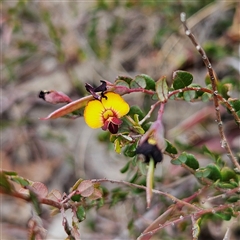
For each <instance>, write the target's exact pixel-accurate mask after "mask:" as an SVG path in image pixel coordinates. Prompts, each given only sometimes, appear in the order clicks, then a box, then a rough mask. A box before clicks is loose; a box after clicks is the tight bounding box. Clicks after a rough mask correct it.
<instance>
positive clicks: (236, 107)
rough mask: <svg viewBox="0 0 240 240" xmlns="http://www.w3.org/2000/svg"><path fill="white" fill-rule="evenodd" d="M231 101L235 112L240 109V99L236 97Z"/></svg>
mask: <svg viewBox="0 0 240 240" xmlns="http://www.w3.org/2000/svg"><path fill="white" fill-rule="evenodd" d="M229 103H230V104H231V106H232V107H233V108H234V110H235V112H238V111H240V100H238V99H234V100H231V101H229Z"/></svg>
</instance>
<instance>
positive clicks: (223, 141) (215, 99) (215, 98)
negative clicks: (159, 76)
mask: <svg viewBox="0 0 240 240" xmlns="http://www.w3.org/2000/svg"><path fill="white" fill-rule="evenodd" d="M180 19H181V22H182V25H183V27H184V30H185V34H186V35H187V36H188V37H189V39H190V40H191V42H192V43H193V45H194V46H195V47H196V49H197V50H198V52H199V53H200V55H201V56H202V60H203V62H204V64H205V66H206V68H207V70H208V74H209V77H210V80H211V85H212V89H213V102H214V106H215V114H216V118H217V119H216V122H217V124H218V130H219V134H220V137H221V146H222V147H223V148H224V149H225V150H226V152H227V155H228V157H229V158H230V160H231V161H232V163H233V164H234V166H235V167H236V169H237V170H238V172H240V164H239V163H238V161H237V159H236V157H235V156H234V155H233V152H232V150H231V148H230V146H229V143H228V141H227V139H226V136H225V133H224V131H223V123H222V119H221V114H220V111H219V110H220V109H219V99H218V96H219V95H218V91H217V78H216V75H215V73H214V69H213V67H212V64H211V62H210V61H209V59H208V57H207V55H206V53H205V51H204V49H203V48H202V47H201V46H200V44H199V43H198V42H197V40H196V38H195V36H194V35H193V33H192V32H191V31H190V30H189V28H188V26H187V24H186V14H185V13H181V16H180Z"/></svg>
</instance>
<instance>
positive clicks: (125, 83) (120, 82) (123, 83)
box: [115, 80, 130, 88]
mask: <svg viewBox="0 0 240 240" xmlns="http://www.w3.org/2000/svg"><path fill="white" fill-rule="evenodd" d="M115 84H116V86H124V87H127V88H130V86H129V84H128V83H127V82H125V81H123V80H117V81H116V82H115Z"/></svg>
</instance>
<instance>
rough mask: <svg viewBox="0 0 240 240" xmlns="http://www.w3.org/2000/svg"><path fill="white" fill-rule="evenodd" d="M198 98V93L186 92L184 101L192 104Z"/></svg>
mask: <svg viewBox="0 0 240 240" xmlns="http://www.w3.org/2000/svg"><path fill="white" fill-rule="evenodd" d="M195 96H196V92H195V91H185V92H184V93H183V99H184V100H185V101H186V102H190V101H191V100H193V99H194V98H195Z"/></svg>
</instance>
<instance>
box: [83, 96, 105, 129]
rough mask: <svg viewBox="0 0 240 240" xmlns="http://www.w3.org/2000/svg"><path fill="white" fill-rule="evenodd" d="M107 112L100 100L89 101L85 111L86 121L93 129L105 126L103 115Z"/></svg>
mask: <svg viewBox="0 0 240 240" xmlns="http://www.w3.org/2000/svg"><path fill="white" fill-rule="evenodd" d="M104 111H105V109H104V107H103V105H102V103H101V102H100V101H98V100H92V101H89V102H88V104H87V106H86V107H85V110H84V119H85V121H86V123H87V125H88V126H89V127H91V128H100V127H102V126H103V120H102V113H103V112H104Z"/></svg>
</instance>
